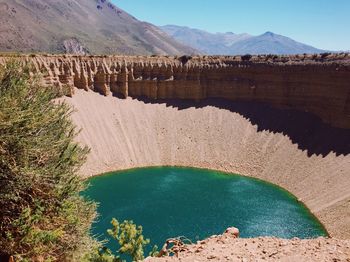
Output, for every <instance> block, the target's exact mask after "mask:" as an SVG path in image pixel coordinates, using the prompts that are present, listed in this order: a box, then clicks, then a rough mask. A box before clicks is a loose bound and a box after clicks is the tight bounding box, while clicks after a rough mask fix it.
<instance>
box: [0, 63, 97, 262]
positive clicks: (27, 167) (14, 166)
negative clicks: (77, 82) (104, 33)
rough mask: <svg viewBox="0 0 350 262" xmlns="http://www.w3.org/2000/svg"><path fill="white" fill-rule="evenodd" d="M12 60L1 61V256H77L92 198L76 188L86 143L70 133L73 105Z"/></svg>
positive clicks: (87, 243) (86, 243)
mask: <svg viewBox="0 0 350 262" xmlns="http://www.w3.org/2000/svg"><path fill="white" fill-rule="evenodd" d="M38 83H39V81H38V80H37V79H34V78H33V77H30V76H29V73H28V68H23V67H20V66H19V65H18V64H16V63H14V62H12V63H8V64H7V65H6V66H4V67H2V68H0V207H1V210H0V211H1V212H0V255H3V256H8V255H13V256H15V258H17V260H23V261H34V260H39V261H42V260H44V261H75V260H77V261H81V260H82V259H83V257H85V256H87V255H88V254H89V252H91V250H94V249H96V246H97V243H96V241H95V240H93V239H92V238H91V237H90V236H89V230H90V226H91V223H92V221H93V219H94V217H95V205H94V204H93V203H91V202H88V201H86V200H85V199H84V198H83V197H81V196H80V195H79V192H81V191H82V190H83V189H84V183H83V181H82V180H81V178H79V176H77V171H78V169H79V167H80V166H81V164H82V163H83V162H84V161H85V158H86V155H87V153H88V149H87V148H82V147H80V146H79V145H78V144H76V143H75V142H73V139H74V137H75V135H76V133H77V132H76V130H75V127H74V125H73V123H72V122H71V120H70V114H71V112H72V110H71V108H70V107H69V106H68V105H66V104H64V103H58V102H53V99H54V98H55V97H56V94H55V93H54V91H52V89H50V88H44V87H42V86H40V84H38Z"/></svg>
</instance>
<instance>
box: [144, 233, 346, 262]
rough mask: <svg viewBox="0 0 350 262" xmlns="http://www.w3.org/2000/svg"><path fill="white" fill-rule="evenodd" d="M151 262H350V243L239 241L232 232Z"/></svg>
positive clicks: (269, 239) (276, 240)
mask: <svg viewBox="0 0 350 262" xmlns="http://www.w3.org/2000/svg"><path fill="white" fill-rule="evenodd" d="M145 261H147V262H166V261H169V262H172V261H183V262H195V261H232V262H233V261H237V262H238V261H239V262H243V261H245V262H253V261H254V262H255V261H283V262H296V261H297V262H306V261H320V262H321V261H339V262H340V261H344V262H345V261H346V262H348V261H350V240H346V241H344V240H343V241H340V240H337V239H329V238H317V239H312V240H300V239H298V238H294V239H291V240H286V239H278V238H267V237H264V238H263V237H259V238H251V239H243V238H235V237H234V236H233V235H231V234H229V233H224V234H223V235H219V236H212V237H210V238H208V239H205V240H203V241H198V242H197V243H196V244H193V245H187V246H185V248H184V251H182V252H180V253H178V255H177V256H173V257H162V258H151V257H149V258H146V259H145Z"/></svg>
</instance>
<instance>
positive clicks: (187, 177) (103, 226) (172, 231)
mask: <svg viewBox="0 0 350 262" xmlns="http://www.w3.org/2000/svg"><path fill="white" fill-rule="evenodd" d="M89 182H90V187H89V188H88V189H87V190H86V191H85V192H84V194H85V195H86V196H88V197H89V198H90V199H93V200H95V201H97V202H99V203H100V205H99V207H98V212H99V214H100V218H99V221H98V222H97V223H96V224H95V225H94V227H93V234H96V235H99V236H100V237H101V238H102V239H103V238H108V236H107V234H106V230H107V229H108V228H110V221H111V219H112V218H113V217H115V218H117V219H118V220H120V221H121V220H125V219H127V220H133V221H134V222H135V223H137V224H140V225H142V226H143V229H144V235H145V236H146V237H148V238H150V239H151V241H152V243H153V244H157V245H158V246H162V245H163V243H164V241H165V240H166V239H167V238H170V237H176V236H186V237H188V238H190V239H191V240H193V241H195V240H197V239H203V238H206V237H208V236H210V235H213V234H221V233H222V232H223V231H224V230H225V229H226V228H227V227H230V226H235V227H237V228H239V230H240V233H241V237H257V236H276V237H281V238H292V237H299V238H313V237H317V236H325V235H326V232H325V230H324V228H323V227H322V225H321V224H320V223H319V222H318V220H317V219H316V218H315V217H314V216H313V215H312V214H311V213H310V212H309V211H308V209H307V208H305V206H304V205H302V204H301V203H299V202H298V201H297V200H296V198H295V197H294V196H292V195H291V194H289V193H288V192H287V191H285V190H283V189H281V188H279V187H276V186H274V185H271V184H269V183H266V182H263V181H259V180H256V179H252V178H247V177H242V176H239V175H232V174H230V175H228V174H225V173H222V172H217V171H211V170H202V169H194V168H177V167H154V168H141V169H132V170H128V171H122V172H116V173H110V174H107V175H103V176H98V177H94V178H92V179H90V180H89ZM114 249H115V248H114Z"/></svg>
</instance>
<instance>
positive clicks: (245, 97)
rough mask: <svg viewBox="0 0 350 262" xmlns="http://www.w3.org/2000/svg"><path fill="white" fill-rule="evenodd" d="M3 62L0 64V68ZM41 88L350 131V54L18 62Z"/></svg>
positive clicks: (70, 58) (23, 59)
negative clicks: (265, 109) (270, 114)
mask: <svg viewBox="0 0 350 262" xmlns="http://www.w3.org/2000/svg"><path fill="white" fill-rule="evenodd" d="M7 59H8V57H2V58H1V57H0V63H3V62H4V60H7ZM15 59H18V60H20V61H21V62H22V63H32V64H33V66H34V67H33V73H35V72H42V73H43V74H44V76H45V83H46V84H48V85H54V86H57V87H59V88H66V89H68V94H69V95H73V92H74V88H73V87H77V88H79V89H84V90H95V91H97V92H99V93H101V94H103V95H109V94H110V93H112V94H113V95H116V96H121V97H123V98H127V97H129V96H130V97H140V96H143V97H147V98H150V99H174V98H178V99H192V100H196V101H200V100H202V99H205V98H224V99H229V100H233V101H250V102H251V101H254V102H263V103H267V104H269V105H272V106H276V107H279V108H294V109H298V110H301V111H306V112H311V113H313V114H315V115H317V116H319V117H320V118H321V119H322V120H323V121H324V122H327V123H330V124H332V125H334V126H337V127H342V128H350V85H349V81H350V54H346V53H344V54H333V55H332V54H328V55H297V56H272V55H270V56H252V57H251V56H235V57H220V56H218V57H180V58H175V57H136V56H135V57H125V56H104V57H97V56H91V57H87V56H85V57H84V56H80V57H79V56H48V55H46V56H36V55H32V56H19V57H17V58H15Z"/></svg>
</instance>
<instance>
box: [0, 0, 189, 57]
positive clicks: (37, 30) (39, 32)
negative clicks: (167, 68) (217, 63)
mask: <svg viewBox="0 0 350 262" xmlns="http://www.w3.org/2000/svg"><path fill="white" fill-rule="evenodd" d="M0 34H1V37H0V52H17V51H18V52H27V53H28V52H49V53H75V54H112V53H113V54H129V55H130V54H143V55H151V54H173V55H174V54H191V53H194V52H195V51H194V50H193V49H191V48H188V47H185V46H184V45H182V44H180V43H178V42H176V41H175V40H174V39H172V38H171V37H169V36H168V35H167V34H166V33H164V32H162V31H161V30H159V29H158V28H157V27H156V26H154V25H152V24H149V23H146V22H141V21H139V20H137V19H136V18H135V17H133V16H131V15H129V14H128V13H126V12H124V11H123V10H121V9H119V8H118V7H116V6H115V5H113V4H112V3H110V2H109V1H108V0H65V1H61V0H50V1H47V0H11V1H8V0H0Z"/></svg>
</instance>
